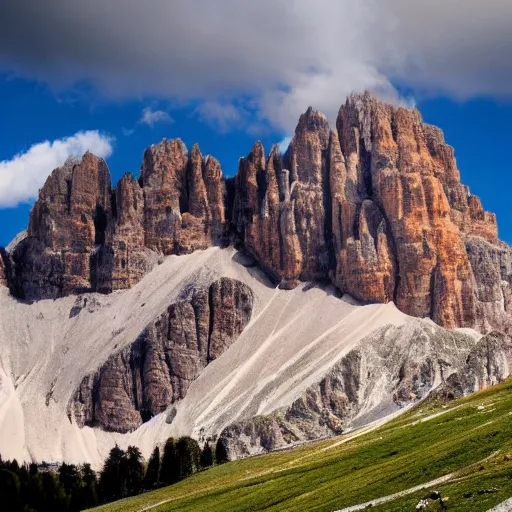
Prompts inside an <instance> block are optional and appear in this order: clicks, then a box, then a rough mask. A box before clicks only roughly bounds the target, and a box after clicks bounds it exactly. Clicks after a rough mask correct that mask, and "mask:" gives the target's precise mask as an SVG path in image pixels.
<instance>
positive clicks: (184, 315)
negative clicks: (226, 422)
mask: <svg viewBox="0 0 512 512" xmlns="http://www.w3.org/2000/svg"><path fill="white" fill-rule="evenodd" d="M252 306H253V294H252V291H251V290H250V288H249V287H247V286H246V285H244V284H243V283H241V282H240V281H235V280H233V279H229V278H222V279H220V280H218V281H215V282H214V283H213V284H212V285H211V286H210V287H209V288H207V289H194V290H191V291H189V292H188V296H187V297H186V298H183V300H180V301H178V302H176V303H174V304H172V305H170V306H169V308H168V309H167V310H166V311H165V312H164V313H163V314H162V315H160V316H159V317H158V318H157V319H156V320H155V321H154V322H152V323H151V324H150V325H148V326H147V327H146V329H145V330H144V331H143V332H142V333H141V335H140V336H139V337H138V339H137V340H136V341H135V342H134V343H133V344H131V345H129V346H127V347H125V348H124V349H122V350H121V351H119V352H118V353H116V354H113V355H112V356H110V357H109V359H108V360H107V361H106V362H105V363H104V364H103V365H102V367H101V368H100V369H98V371H97V372H96V373H94V374H91V375H87V376H85V377H84V379H83V380H82V382H81V384H80V386H79V388H78V390H77V391H76V393H75V395H74V398H73V399H72V401H71V403H70V404H69V407H68V415H69V417H70V418H71V417H73V418H74V419H75V421H76V422H77V423H78V425H80V426H82V427H83V426H84V425H89V426H95V427H101V428H103V429H105V430H109V431H116V432H130V431H132V430H135V429H136V428H137V427H139V426H140V425H141V424H142V423H143V422H145V421H147V420H149V419H150V418H151V417H152V416H154V415H156V414H159V413H161V412H163V411H165V410H166V409H167V407H168V406H169V405H171V404H172V403H174V402H176V401H177V400H181V399H183V398H184V396H185V395H186V393H187V389H188V387H189V385H190V383H191V382H192V381H193V380H195V379H196V378H197V376H198V375H199V373H200V372H201V371H202V369H203V368H204V367H205V366H206V365H207V364H209V363H210V362H211V361H213V360H214V359H216V358H217V357H219V356H220V355H221V354H222V353H223V352H224V351H225V350H227V349H228V348H229V346H230V345H231V343H233V342H234V341H235V340H236V338H237V337H238V335H239V334H240V333H241V332H242V331H243V329H244V328H245V326H246V325H247V323H248V322H249V320H250V318H251V313H252Z"/></svg>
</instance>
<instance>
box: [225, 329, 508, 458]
mask: <svg viewBox="0 0 512 512" xmlns="http://www.w3.org/2000/svg"><path fill="white" fill-rule="evenodd" d="M455 346H456V347H457V350H454V349H453V347H455ZM511 357H512V340H511V339H510V338H509V337H507V336H506V335H503V334H500V333H490V334H488V335H487V336H484V337H483V338H482V339H481V340H479V341H475V339H473V338H472V337H470V336H468V335H466V334H463V333H461V332H457V331H446V330H443V329H441V328H439V327H436V326H434V325H432V324H430V325H429V324H428V322H425V321H420V320H414V321H412V322H411V323H410V324H408V325H404V326H401V327H385V328H383V329H380V330H378V331H376V332H375V333H373V334H372V335H370V336H369V337H368V338H367V339H365V340H363V342H362V343H361V345H360V346H359V347H357V348H356V349H354V350H352V351H350V352H349V353H348V354H346V355H345V356H344V357H343V358H342V359H341V360H340V361H338V362H336V363H335V364H334V365H333V367H332V368H331V369H330V370H329V372H328V373H327V374H326V375H325V377H324V378H322V380H320V381H319V382H318V383H315V384H312V385H311V386H310V387H309V388H308V389H307V390H306V391H305V392H304V393H303V394H302V395H301V396H299V397H298V398H297V399H296V400H295V401H294V402H293V403H292V404H291V405H290V406H288V407H284V408H282V409H278V410H276V411H274V412H272V413H270V414H268V415H265V416H255V417H252V418H247V419H244V420H242V421H240V422H237V423H235V424H233V425H230V426H228V427H227V428H225V429H224V431H223V432H222V433H221V434H220V437H221V438H222V439H223V440H224V444H225V446H226V447H227V449H228V452H229V455H230V458H231V459H237V458H241V457H245V456H247V455H254V454H258V453H263V452H267V451H272V450H276V449H282V448H285V447H289V446H291V445H293V444H296V443H302V442H305V441H310V440H313V439H318V438H321V437H328V436H332V435H339V434H341V433H343V432H344V431H346V430H347V429H348V428H353V427H357V426H360V425H364V424H368V423H370V422H372V421H374V420H376V419H378V418H380V417H383V416H385V415H387V414H389V413H391V412H393V411H396V410H398V408H399V407H403V406H405V405H407V404H414V403H416V402H417V400H419V399H422V398H424V397H426V396H427V395H428V394H435V395H437V396H440V397H442V398H444V399H454V398H460V397H462V396H465V395H467V394H470V393H473V392H475V391H478V390H480V389H483V388H486V387H488V386H491V385H494V384H496V383H498V382H501V381H503V380H504V379H506V378H507V377H508V376H509V375H510V368H511V363H512V360H511Z"/></svg>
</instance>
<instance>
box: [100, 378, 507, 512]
mask: <svg viewBox="0 0 512 512" xmlns="http://www.w3.org/2000/svg"><path fill="white" fill-rule="evenodd" d="M446 476H447V481H446V482H444V483H442V484H440V485H435V486H434V487H431V488H429V489H428V490H420V491H417V492H414V493H412V494H408V495H406V496H403V497H398V498H396V499H393V500H391V501H387V502H386V503H383V504H380V505H375V506H373V507H372V508H371V510H373V511H375V512H383V511H386V512H399V511H404V512H405V511H414V510H415V507H416V504H417V503H418V501H419V500H420V499H421V498H422V497H424V496H426V495H428V494H429V493H430V492H431V491H433V490H436V491H440V492H441V495H442V496H443V497H445V498H448V499H447V501H445V503H446V505H447V509H448V510H454V511H461V512H462V511H464V512H480V511H482V512H483V511H486V510H488V509H489V508H491V507H493V506H495V505H497V504H498V503H501V502H502V501H504V500H505V499H507V498H509V497H511V496H512V381H510V380H509V381H507V382H505V383H502V384H500V385H498V386H495V387H492V388H489V389H486V390H484V391H481V392H479V393H475V394H474V395H471V396H469V397H466V398H464V399H462V400H458V401H454V402H449V403H442V402H439V401H436V400H434V399H432V400H429V401H426V402H424V403H422V404H420V405H419V406H417V407H415V408H413V409H411V410H410V411H408V412H407V413H405V414H403V415H401V416H399V417H398V418H396V419H394V420H392V421H390V422H388V423H386V424H384V425H383V426H381V427H379V428H376V429H374V430H367V431H361V432H353V433H350V434H347V435H344V436H340V437H336V438H331V439H329V440H325V441H319V442H314V443H310V444H307V445H305V446H302V447H299V448H295V449H291V450H288V451H283V452H277V453H272V454H268V455H262V456H258V457H251V458H247V459H244V460H239V461H234V462H230V463H227V464H224V465H221V466H217V467H213V468H211V469H209V470H206V471H203V472H201V473H198V474H196V475H194V476H192V477H190V478H188V479H186V480H184V481H182V482H180V483H178V484H175V485H172V486H169V487H165V488H161V489H158V490H156V491H152V492H148V493H145V494H141V495H139V496H136V497H133V498H128V499H125V500H121V501H118V502H114V503H110V504H108V505H105V506H103V507H99V508H97V509H95V510H98V511H104V512H136V511H137V512H138V511H141V510H146V509H147V510H152V511H156V512H164V511H165V512H170V511H180V512H186V511H211V512H229V511H233V512H249V511H251V512H254V511H263V510H264V511H268V512H270V511H275V512H278V511H279V512H286V511H289V512H292V511H293V512H297V511H318V512H320V511H322V512H330V511H335V510H340V509H343V508H344V507H349V506H352V505H357V504H360V503H364V502H368V501H371V500H374V499H377V498H381V497H385V496H388V495H391V494H395V493H398V492H401V491H406V490H408V489H411V488H413V487H416V486H418V485H423V484H426V483H428V482H430V481H432V480H436V479H438V478H440V477H446ZM428 510H441V506H440V504H439V502H433V503H432V504H431V505H430V506H429V508H428V509H427V511H428Z"/></svg>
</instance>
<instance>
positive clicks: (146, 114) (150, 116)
mask: <svg viewBox="0 0 512 512" xmlns="http://www.w3.org/2000/svg"><path fill="white" fill-rule="evenodd" d="M140 122H141V123H142V124H147V125H148V126H151V127H153V126H154V125H155V124H156V123H170V122H172V118H171V116H170V115H169V114H168V113H167V112H165V111H164V110H151V108H150V107H146V108H145V109H144V110H143V111H142V116H141V118H140Z"/></svg>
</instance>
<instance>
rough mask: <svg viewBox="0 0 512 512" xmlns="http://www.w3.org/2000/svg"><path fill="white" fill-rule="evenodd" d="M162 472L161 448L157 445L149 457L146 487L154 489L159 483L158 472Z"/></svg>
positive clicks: (145, 480) (145, 479)
mask: <svg viewBox="0 0 512 512" xmlns="http://www.w3.org/2000/svg"><path fill="white" fill-rule="evenodd" d="M159 472H160V448H158V446H157V447H155V449H154V450H153V453H152V454H151V457H150V458H149V462H148V467H147V469H146V474H145V476H144V489H146V490H149V489H153V488H155V487H156V486H157V485H158V474H159Z"/></svg>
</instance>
